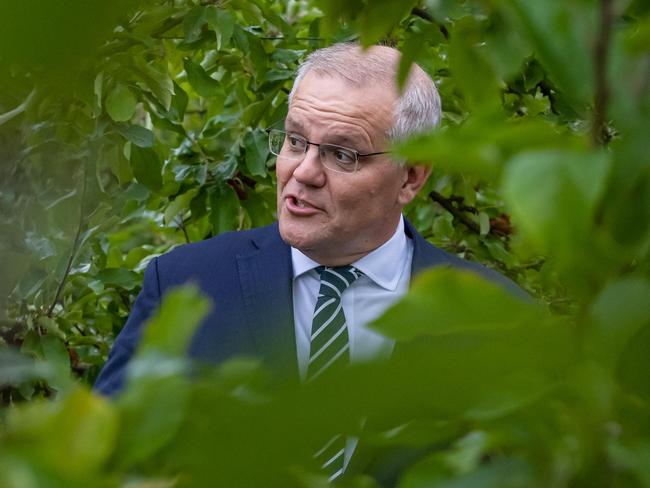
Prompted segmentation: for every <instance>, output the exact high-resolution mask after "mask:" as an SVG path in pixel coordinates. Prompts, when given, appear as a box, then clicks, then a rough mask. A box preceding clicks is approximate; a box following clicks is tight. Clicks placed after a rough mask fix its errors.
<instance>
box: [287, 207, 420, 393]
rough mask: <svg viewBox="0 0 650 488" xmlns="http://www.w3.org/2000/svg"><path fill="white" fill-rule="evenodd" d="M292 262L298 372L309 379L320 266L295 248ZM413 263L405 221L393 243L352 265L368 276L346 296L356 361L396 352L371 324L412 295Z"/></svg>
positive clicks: (345, 309) (344, 293) (345, 300)
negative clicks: (410, 286) (394, 304)
mask: <svg viewBox="0 0 650 488" xmlns="http://www.w3.org/2000/svg"><path fill="white" fill-rule="evenodd" d="M291 260H292V263H293V316H294V324H295V330H296V346H297V347H296V349H297V353H298V369H299V371H300V377H301V378H302V379H303V380H304V379H305V377H306V375H307V365H308V363H309V346H310V337H311V325H312V319H313V316H314V307H315V306H316V299H317V295H318V290H319V287H320V277H319V275H318V272H317V271H316V270H315V268H316V267H318V266H320V265H319V263H317V262H316V261H314V260H313V259H311V258H309V257H307V256H305V255H304V254H303V253H302V252H300V251H299V250H298V249H295V248H293V247H292V248H291ZM412 260H413V242H412V240H411V239H409V238H408V237H407V236H406V234H405V233H404V221H403V217H402V218H401V219H400V220H399V224H398V225H397V229H396V230H395V233H394V234H393V236H392V237H391V238H390V239H389V240H388V241H386V242H385V243H384V244H382V245H381V246H380V247H378V248H377V249H375V250H374V251H372V252H371V253H369V254H367V255H365V256H364V257H362V258H361V259H359V260H357V261H355V262H354V263H351V264H352V266H354V267H355V268H357V269H358V270H360V271H361V272H362V273H363V276H361V277H359V279H357V280H356V281H355V282H354V283H352V285H351V286H350V287H349V288H347V289H346V290H345V291H344V292H343V295H342V297H341V303H342V307H343V312H344V313H345V319H346V322H347V325H348V337H349V341H350V360H351V361H352V362H362V361H368V360H371V359H376V358H384V357H388V356H389V355H390V354H391V352H392V350H393V347H394V345H395V344H394V341H392V340H390V339H388V338H386V337H384V336H382V335H381V334H379V333H377V332H375V331H372V330H370V329H368V328H367V327H366V326H367V324H368V323H370V322H372V321H373V320H375V319H376V318H378V317H379V316H380V315H381V314H382V313H383V312H384V311H385V310H386V309H387V308H388V307H390V306H391V305H392V304H393V303H395V302H396V301H397V300H399V299H400V298H401V297H402V295H404V294H405V293H406V292H407V291H408V287H409V281H410V279H411V262H412Z"/></svg>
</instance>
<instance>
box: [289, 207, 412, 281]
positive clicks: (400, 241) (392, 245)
mask: <svg viewBox="0 0 650 488" xmlns="http://www.w3.org/2000/svg"><path fill="white" fill-rule="evenodd" d="M406 239H407V237H406V234H405V233H404V218H403V217H402V218H400V219H399V223H398V224H397V229H395V233H394V234H393V236H392V237H391V238H390V239H388V240H387V241H386V242H384V243H383V244H382V245H381V246H379V247H378V248H377V249H375V250H374V251H372V252H370V253H368V254H366V255H365V256H364V257H362V258H361V259H359V260H357V261H355V262H354V263H352V266H354V267H355V268H357V269H358V270H359V271H361V272H362V273H363V274H365V275H366V276H367V277H368V278H370V279H371V280H372V281H374V282H375V283H376V284H377V285H379V286H381V287H382V288H385V289H386V290H389V291H395V290H396V289H397V284H398V282H399V278H400V276H401V274H402V271H403V269H404V264H405V259H406V258H407V255H408V248H407V241H406ZM291 261H292V264H293V277H294V279H295V278H297V277H298V276H300V275H302V274H304V273H307V272H308V271H311V270H312V269H314V268H316V267H318V266H320V264H318V263H317V262H316V261H314V260H313V259H311V258H309V257H307V256H305V255H304V254H303V253H302V252H300V251H299V250H298V249H296V248H294V247H292V248H291Z"/></svg>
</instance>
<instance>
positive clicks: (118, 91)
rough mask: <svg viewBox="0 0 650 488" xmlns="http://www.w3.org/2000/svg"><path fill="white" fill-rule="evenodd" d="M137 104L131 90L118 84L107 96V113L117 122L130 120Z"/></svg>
mask: <svg viewBox="0 0 650 488" xmlns="http://www.w3.org/2000/svg"><path fill="white" fill-rule="evenodd" d="M136 103H137V99H136V98H135V95H134V94H133V92H132V91H131V89H130V88H129V87H127V86H126V85H123V84H122V83H119V82H118V83H116V84H115V86H113V88H112V89H111V90H110V91H109V92H108V95H107V96H106V101H105V107H106V112H107V113H108V115H109V116H110V117H111V118H112V119H113V120H115V121H116V122H123V121H126V120H130V119H131V117H133V114H134V113H135V106H136Z"/></svg>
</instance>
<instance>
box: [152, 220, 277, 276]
mask: <svg viewBox="0 0 650 488" xmlns="http://www.w3.org/2000/svg"><path fill="white" fill-rule="evenodd" d="M283 245H284V244H283V242H282V240H281V238H280V234H279V232H278V225H277V223H273V224H270V225H267V226H265V227H258V228H255V229H249V230H241V231H233V232H225V233H223V234H219V235H217V236H214V237H211V238H210V239H206V240H204V241H200V242H193V243H190V244H183V245H181V246H178V247H176V248H174V249H172V250H171V251H169V252H167V253H165V254H162V255H161V256H158V258H157V263H156V265H157V267H158V270H159V272H167V273H180V274H186V273H189V274H193V273H194V272H196V270H197V269H198V270H201V269H204V270H208V269H210V270H216V269H219V268H224V267H229V266H234V265H235V264H236V258H237V256H240V255H242V256H245V255H248V254H252V253H254V252H256V251H257V250H259V249H260V248H262V247H265V246H277V247H280V246H283Z"/></svg>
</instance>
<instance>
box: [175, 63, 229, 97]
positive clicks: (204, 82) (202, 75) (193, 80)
mask: <svg viewBox="0 0 650 488" xmlns="http://www.w3.org/2000/svg"><path fill="white" fill-rule="evenodd" d="M183 65H184V66H185V72H186V73H187V79H188V81H189V82H190V85H192V88H194V89H195V90H196V93H198V94H199V95H201V96H202V97H205V98H210V97H214V96H216V95H217V94H219V92H220V91H221V87H220V85H219V82H218V81H217V80H215V79H214V78H212V77H210V75H208V74H207V73H206V72H205V70H204V69H203V68H202V67H201V66H200V65H198V64H196V63H193V62H192V61H190V60H189V59H185V61H184V62H183Z"/></svg>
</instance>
